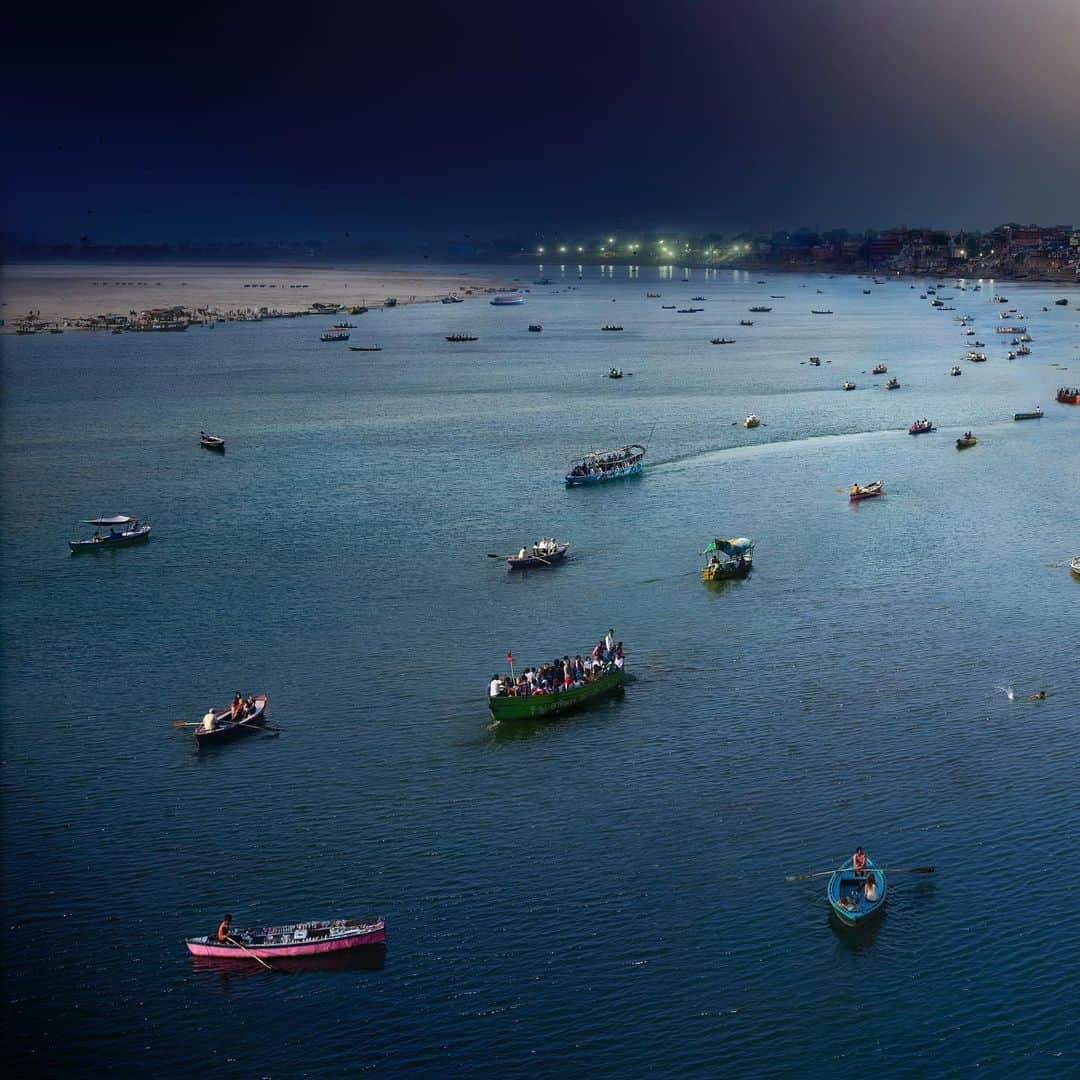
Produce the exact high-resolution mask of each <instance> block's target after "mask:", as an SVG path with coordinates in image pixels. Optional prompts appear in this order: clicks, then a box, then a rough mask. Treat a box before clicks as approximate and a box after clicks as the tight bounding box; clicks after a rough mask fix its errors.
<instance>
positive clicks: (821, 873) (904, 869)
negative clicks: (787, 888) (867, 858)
mask: <svg viewBox="0 0 1080 1080" xmlns="http://www.w3.org/2000/svg"><path fill="white" fill-rule="evenodd" d="M850 869H851V867H850V866H842V867H840V870H841V871H842V870H850ZM873 870H880V871H881V873H883V874H932V873H933V872H934V868H933V867H932V866H897V867H892V866H868V867H867V868H866V872H868V873H869V872H870V871H873ZM838 872H839V871H837V870H815V871H813V873H810V874H788V875H787V876H786V877H785V878H784V880H785V881H809V880H810V879H811V878H819V877H828V876H829V875H830V874H835V873H838Z"/></svg>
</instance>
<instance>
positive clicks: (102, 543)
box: [68, 514, 150, 552]
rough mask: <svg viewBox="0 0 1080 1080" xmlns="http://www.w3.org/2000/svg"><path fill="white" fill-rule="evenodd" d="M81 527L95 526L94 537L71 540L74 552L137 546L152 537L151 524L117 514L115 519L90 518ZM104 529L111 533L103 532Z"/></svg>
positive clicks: (69, 543) (70, 544) (69, 542)
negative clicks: (130, 545)
mask: <svg viewBox="0 0 1080 1080" xmlns="http://www.w3.org/2000/svg"><path fill="white" fill-rule="evenodd" d="M80 524H81V525H93V526H94V535H93V536H91V537H90V538H89V539H88V540H69V541H68V547H70V548H71V550H72V552H78V551H100V550H101V549H102V548H107V547H126V546H127V545H128V544H137V543H139V541H141V540H145V539H146V538H147V537H148V536H149V535H150V522H148V521H140V520H139V519H138V518H133V517H128V516H127V515H126V514H117V515H116V516H115V517H100V518H88V519H86V520H85V521H82V522H80ZM102 529H108V530H109V531H108V532H107V533H106V532H102V531H101V530H102Z"/></svg>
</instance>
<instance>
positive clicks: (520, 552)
mask: <svg viewBox="0 0 1080 1080" xmlns="http://www.w3.org/2000/svg"><path fill="white" fill-rule="evenodd" d="M526 554H527V553H526V551H525V545H524V544H522V545H521V550H520V551H519V552H518V556H517V557H518V558H519V559H524V558H525V556H526Z"/></svg>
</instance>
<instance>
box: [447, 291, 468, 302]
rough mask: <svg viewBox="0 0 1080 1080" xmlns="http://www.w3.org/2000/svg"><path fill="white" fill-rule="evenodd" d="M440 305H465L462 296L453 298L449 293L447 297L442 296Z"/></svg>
mask: <svg viewBox="0 0 1080 1080" xmlns="http://www.w3.org/2000/svg"><path fill="white" fill-rule="evenodd" d="M442 303H444V304H464V303H465V298H464V297H463V296H454V295H453V293H451V294H450V295H449V296H444V297H443V298H442Z"/></svg>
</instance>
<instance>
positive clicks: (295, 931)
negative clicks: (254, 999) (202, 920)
mask: <svg viewBox="0 0 1080 1080" xmlns="http://www.w3.org/2000/svg"><path fill="white" fill-rule="evenodd" d="M231 936H232V937H234V938H235V939H236V940H237V941H239V942H240V944H241V945H243V946H244V947H243V948H242V949H241V948H239V947H238V946H236V945H230V944H228V943H227V942H226V943H219V942H218V941H217V939H216V938H213V937H210V936H209V935H204V936H203V937H193V938H185V939H184V943H185V944H186V945H187V947H188V952H189V953H191V954H192V955H193V956H210V957H213V958H214V959H215V960H251V961H252V962H254V958H255V957H256V956H257V957H259V959H261V960H272V959H273V958H274V957H275V956H324V955H326V954H327V953H336V952H343V951H344V950H345V949H356V948H360V947H362V946H364V945H381V944H383V943H384V942H385V941H386V922H385V921H384V920H383V919H330V920H328V921H324V922H305V923H293V924H291V925H289V926H268V927H264V928H262V929H259V930H237V931H236V932H235V933H233V934H232V935H231Z"/></svg>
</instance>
